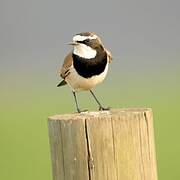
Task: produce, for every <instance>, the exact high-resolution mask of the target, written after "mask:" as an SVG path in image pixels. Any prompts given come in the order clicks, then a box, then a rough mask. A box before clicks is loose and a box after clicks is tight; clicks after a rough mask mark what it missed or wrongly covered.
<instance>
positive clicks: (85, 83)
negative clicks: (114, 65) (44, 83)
mask: <svg viewBox="0 0 180 180" xmlns="http://www.w3.org/2000/svg"><path fill="white" fill-rule="evenodd" d="M70 45H72V46H73V50H72V51H71V52H70V53H69V54H68V55H67V56H66V57H65V60H64V63H63V66H62V68H61V69H60V76H61V77H62V78H63V80H62V81H61V82H60V83H59V84H58V85H57V86H58V87H59V86H63V85H66V84H68V85H69V86H70V88H71V90H72V92H73V95H74V99H75V103H76V108H77V111H78V112H79V113H80V112H81V110H80V108H79V105H78V102H77V97H76V92H78V91H90V93H91V94H92V96H93V97H94V99H95V100H96V102H97V103H98V105H99V110H108V108H104V107H103V106H102V105H101V103H100V102H99V101H98V99H97V98H96V96H95V94H94V93H93V92H92V88H93V87H94V86H96V85H97V84H99V83H101V82H102V81H103V80H104V79H105V77H106V75H107V71H108V66H109V63H111V61H112V56H111V53H110V52H109V51H108V50H107V49H105V48H104V46H103V44H102V42H101V39H100V38H99V37H98V36H97V35H96V34H95V33H92V32H82V33H78V34H76V35H75V36H74V37H73V41H72V43H70Z"/></svg>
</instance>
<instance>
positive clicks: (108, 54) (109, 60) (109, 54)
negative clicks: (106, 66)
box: [105, 49, 112, 63]
mask: <svg viewBox="0 0 180 180" xmlns="http://www.w3.org/2000/svg"><path fill="white" fill-rule="evenodd" d="M105 51H106V53H107V57H108V62H109V63H111V62H112V54H111V52H110V51H108V50H107V49H105Z"/></svg>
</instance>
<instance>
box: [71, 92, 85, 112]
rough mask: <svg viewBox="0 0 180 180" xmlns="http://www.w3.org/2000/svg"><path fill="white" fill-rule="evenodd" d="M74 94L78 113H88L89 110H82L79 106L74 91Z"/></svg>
mask: <svg viewBox="0 0 180 180" xmlns="http://www.w3.org/2000/svg"><path fill="white" fill-rule="evenodd" d="M72 92H73V95H74V100H75V103H76V109H77V112H78V113H81V112H86V111H88V110H83V111H81V110H80V108H79V105H78V101H77V97H76V93H75V92H74V91H72Z"/></svg>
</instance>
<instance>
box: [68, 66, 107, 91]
mask: <svg viewBox="0 0 180 180" xmlns="http://www.w3.org/2000/svg"><path fill="white" fill-rule="evenodd" d="M107 71H108V63H107V65H106V67H105V70H104V72H102V73H101V74H99V75H95V76H92V77H91V78H84V77H82V76H80V75H79V74H78V73H77V72H76V70H75V69H74V67H73V65H72V66H71V68H70V71H69V72H70V74H69V75H68V76H67V77H66V79H65V81H66V82H67V84H68V85H69V86H70V87H71V89H72V90H73V91H83V90H90V89H92V88H93V87H94V86H95V85H96V84H99V83H101V82H102V81H103V80H104V79H105V77H106V75H107Z"/></svg>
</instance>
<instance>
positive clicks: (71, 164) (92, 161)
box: [48, 109, 157, 180]
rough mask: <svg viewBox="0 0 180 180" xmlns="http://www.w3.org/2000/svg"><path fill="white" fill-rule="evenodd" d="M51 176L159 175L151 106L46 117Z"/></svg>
mask: <svg viewBox="0 0 180 180" xmlns="http://www.w3.org/2000/svg"><path fill="white" fill-rule="evenodd" d="M48 125H49V137H50V146H51V157H52V166H53V179H54V180H157V171H156V157H155V147H154V133H153V118H152V111H151V109H112V110H111V111H104V112H88V113H81V114H78V113H75V114H66V115H55V116H52V117H49V120H48Z"/></svg>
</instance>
